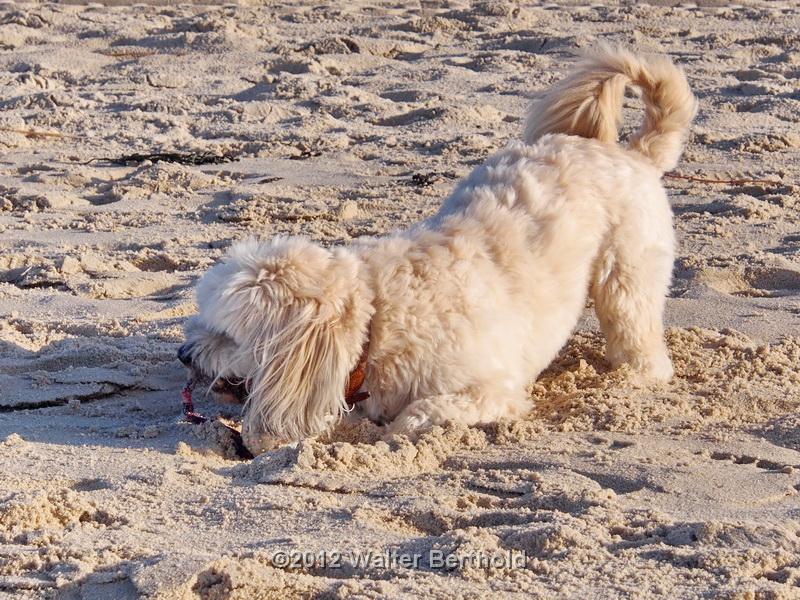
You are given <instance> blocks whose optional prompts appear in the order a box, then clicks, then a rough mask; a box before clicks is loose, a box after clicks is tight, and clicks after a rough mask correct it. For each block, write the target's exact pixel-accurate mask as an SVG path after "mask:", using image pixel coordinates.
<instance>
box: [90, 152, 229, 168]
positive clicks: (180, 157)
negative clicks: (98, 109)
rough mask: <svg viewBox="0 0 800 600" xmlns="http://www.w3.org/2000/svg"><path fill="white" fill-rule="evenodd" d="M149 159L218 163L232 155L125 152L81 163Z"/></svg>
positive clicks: (126, 162)
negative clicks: (120, 154) (112, 156)
mask: <svg viewBox="0 0 800 600" xmlns="http://www.w3.org/2000/svg"><path fill="white" fill-rule="evenodd" d="M147 160H149V161H150V162H172V163H179V164H182V165H216V164H219V163H225V162H231V161H232V160H233V156H231V155H229V154H212V153H210V152H202V153H194V152H188V153H181V152H156V153H154V154H126V155H125V156H119V157H117V158H110V157H106V156H102V157H97V158H90V159H89V160H87V161H86V162H83V163H80V164H82V165H89V164H91V163H93V162H107V163H111V164H113V165H121V166H122V165H128V164H131V163H141V162H145V161H147Z"/></svg>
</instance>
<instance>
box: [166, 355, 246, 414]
mask: <svg viewBox="0 0 800 600" xmlns="http://www.w3.org/2000/svg"><path fill="white" fill-rule="evenodd" d="M193 349H194V344H193V343H192V342H187V343H185V344H183V345H182V346H181V347H180V348H178V360H179V361H181V362H182V363H183V365H184V366H185V367H187V368H189V369H191V370H192V372H193V375H192V379H195V378H197V379H200V380H202V379H204V378H207V377H209V375H208V374H207V373H203V372H202V369H196V368H195V367H194V365H193V364H192V350H193ZM211 391H212V392H214V393H215V394H216V395H217V397H218V399H219V400H221V401H222V402H229V403H233V404H244V403H245V402H246V401H247V396H248V392H249V390H248V385H247V382H246V381H244V380H232V379H228V378H226V377H217V378H216V379H215V380H214V383H213V384H212V385H211Z"/></svg>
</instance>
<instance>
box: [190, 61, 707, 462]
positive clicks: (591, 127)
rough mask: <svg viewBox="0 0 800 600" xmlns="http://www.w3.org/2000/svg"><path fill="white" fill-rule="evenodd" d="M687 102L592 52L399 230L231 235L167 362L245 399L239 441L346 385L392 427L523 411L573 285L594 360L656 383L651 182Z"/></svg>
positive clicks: (288, 425) (656, 208)
mask: <svg viewBox="0 0 800 600" xmlns="http://www.w3.org/2000/svg"><path fill="white" fill-rule="evenodd" d="M628 85H632V86H635V87H638V88H640V89H641V92H642V98H643V100H644V105H645V120H644V123H643V125H642V127H641V128H640V129H639V131H638V132H637V133H636V134H634V135H633V136H632V138H631V139H630V140H629V142H628V144H627V147H625V148H623V147H621V146H620V145H618V144H617V131H618V122H619V118H620V113H621V107H622V100H623V96H624V93H625V88H626V86H628ZM694 113H695V100H694V97H693V96H692V93H691V91H690V89H689V86H688V84H687V82H686V79H685V77H684V75H683V73H682V72H681V70H679V69H678V68H677V67H675V66H674V65H673V64H672V63H671V62H669V60H667V59H666V58H663V57H660V58H659V57H656V58H643V57H638V56H635V55H633V54H631V53H629V52H627V51H625V50H621V49H611V48H601V49H599V50H597V51H596V52H594V53H593V54H592V55H590V56H589V57H587V58H586V59H585V60H584V61H583V62H582V63H580V64H579V65H578V67H577V68H576V70H575V71H574V72H573V73H572V74H571V75H570V76H569V77H568V78H567V79H565V80H563V81H562V82H561V83H559V84H558V85H556V86H555V87H553V88H552V89H551V90H549V91H548V92H547V93H546V94H545V95H544V96H543V97H542V98H541V99H540V100H539V101H538V102H535V103H534V105H533V106H532V108H531V110H530V113H529V115H528V119H527V123H526V127H525V136H524V141H525V143H520V142H517V143H512V144H511V145H509V146H508V147H507V148H505V149H504V150H502V151H500V152H498V153H497V154H496V155H494V156H493V157H492V158H490V159H489V160H488V161H487V162H486V164H484V165H483V166H481V167H478V168H477V169H475V170H474V171H473V172H472V174H471V175H470V176H469V177H468V178H467V179H466V180H465V181H462V182H461V183H460V184H458V185H457V187H456V188H455V190H454V191H453V193H452V194H451V196H450V197H449V198H448V199H447V200H446V201H445V202H444V204H443V205H442V207H441V209H440V211H439V212H438V213H437V214H436V215H434V216H433V217H431V218H430V219H428V220H426V221H423V222H421V223H419V224H418V225H416V226H415V227H413V228H411V229H410V230H408V231H405V232H400V233H396V234H393V235H390V236H388V237H381V238H369V239H360V240H358V241H357V242H356V243H354V244H352V245H350V246H349V247H335V248H324V247H321V246H319V245H317V244H315V243H313V242H311V241H309V240H308V239H305V238H302V237H277V238H275V239H272V240H270V241H256V240H250V241H245V242H241V243H238V244H236V245H234V246H233V247H232V248H231V250H230V252H229V253H228V256H227V257H226V259H225V260H224V261H223V262H222V263H221V264H218V265H217V266H215V267H213V268H212V269H211V270H210V271H209V272H208V273H207V274H206V275H205V276H204V277H203V278H202V280H201V281H200V283H199V285H198V288H197V298H198V304H199V314H198V315H197V316H196V317H193V318H192V319H191V320H190V321H189V323H188V325H187V330H186V334H187V342H186V343H185V344H184V345H183V346H182V347H181V349H180V351H179V356H180V358H181V360H182V361H183V362H184V363H185V364H187V365H189V366H190V367H191V369H193V370H195V371H197V372H200V373H203V374H205V375H207V376H210V377H211V378H213V379H214V380H215V381H217V382H218V384H220V385H218V389H220V390H222V391H227V392H230V393H235V395H238V396H241V397H242V399H243V400H244V401H245V405H244V418H243V424H242V425H243V429H242V434H243V439H244V442H245V444H246V445H247V446H248V448H249V449H250V450H252V451H253V452H261V451H264V450H265V449H269V448H271V447H274V446H275V445H277V444H280V443H284V442H287V441H292V440H297V439H300V438H303V437H305V436H311V435H316V434H319V433H322V432H324V431H326V430H328V429H329V428H331V427H332V426H333V425H335V424H336V422H337V421H338V420H339V419H340V418H341V417H342V415H343V414H345V413H347V412H349V410H350V408H351V405H352V400H353V397H354V394H353V392H354V391H355V389H354V388H358V387H362V389H365V390H366V391H368V393H369V398H368V399H366V400H364V401H363V402H362V403H360V405H359V406H360V410H361V409H363V412H364V413H365V414H366V415H367V416H368V417H370V418H371V419H373V420H376V421H379V422H383V423H388V425H387V432H388V433H389V434H393V433H398V434H413V433H415V432H418V431H420V430H423V429H425V428H428V427H430V426H432V425H435V424H441V423H443V422H445V421H455V422H459V423H463V424H467V425H469V424H475V423H485V422H491V421H494V420H497V419H500V418H514V417H519V416H521V415H524V414H525V413H526V412H527V411H528V410H529V409H530V400H529V399H528V397H527V394H526V391H525V388H526V385H527V384H528V383H529V382H531V381H532V380H534V379H535V378H536V377H537V376H538V374H539V373H540V372H541V371H542V370H543V369H544V368H545V367H546V366H547V365H548V364H549V363H550V362H551V361H552V359H553V358H554V357H555V356H556V354H557V352H558V351H559V349H560V348H561V347H562V346H563V345H564V343H565V342H566V340H567V338H568V336H569V335H570V333H571V332H572V330H573V328H574V327H575V325H576V323H577V321H578V319H579V317H580V315H581V313H582V311H583V310H584V307H585V303H586V299H587V296H591V297H592V299H593V300H594V306H595V310H596V312H597V315H598V317H599V320H600V324H601V327H602V330H603V332H604V334H605V336H606V340H607V346H608V359H609V361H610V363H611V364H612V365H613V366H616V365H620V364H621V363H629V364H630V365H631V367H632V369H633V370H634V372H635V373H636V374H637V377H639V378H641V379H642V380H644V381H650V382H664V381H667V380H669V379H670V377H671V376H672V373H673V371H672V364H671V362H670V358H669V355H668V353H667V348H666V346H665V343H664V336H663V324H662V315H663V308H664V298H665V294H666V292H667V288H668V285H669V282H670V277H671V272H672V262H673V252H674V236H673V230H672V213H671V210H670V206H669V203H668V201H667V196H666V193H665V192H664V189H663V187H662V185H661V181H660V178H661V175H662V173H663V172H664V171H666V170H669V169H672V168H673V167H674V166H675V165H676V163H677V161H678V158H679V156H680V153H681V150H682V146H683V141H684V137H685V135H686V131H687V128H688V126H689V123H690V122H691V120H692V118H693V116H694ZM362 380H363V385H362ZM354 382H355V383H354ZM348 388H350V389H349V390H348V391H346V389H348ZM365 395H366V394H365ZM348 400H349V401H350V402H348Z"/></svg>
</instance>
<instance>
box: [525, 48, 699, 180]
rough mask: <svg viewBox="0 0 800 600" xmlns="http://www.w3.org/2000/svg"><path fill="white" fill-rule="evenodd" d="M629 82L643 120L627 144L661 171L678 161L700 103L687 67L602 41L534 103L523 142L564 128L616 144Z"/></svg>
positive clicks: (530, 142) (576, 133)
mask: <svg viewBox="0 0 800 600" xmlns="http://www.w3.org/2000/svg"><path fill="white" fill-rule="evenodd" d="M628 85H632V86H636V87H638V88H640V89H641V90H642V97H643V100H644V104H645V120H644V123H643V124H642V126H641V128H640V129H639V131H638V132H637V133H636V134H635V135H634V136H633V137H632V138H631V140H630V141H629V143H628V147H629V148H630V149H632V150H636V151H638V152H640V153H642V154H644V155H645V156H646V157H648V158H649V159H650V160H651V161H652V162H653V164H654V165H656V167H658V168H659V169H661V171H662V172H663V171H669V170H670V169H673V168H675V166H676V165H677V164H678V159H679V158H680V155H681V150H682V149H683V142H684V138H685V136H686V132H687V130H688V127H689V123H691V121H692V119H693V118H694V115H695V111H696V102H695V99H694V96H693V95H692V92H691V90H690V89H689V84H688V83H687V81H686V77H685V76H684V74H683V71H682V70H681V69H680V68H678V67H677V66H675V65H674V64H673V63H672V62H671V61H670V60H669V59H668V58H666V57H664V56H656V57H647V58H643V57H639V56H636V55H634V54H633V53H631V52H629V51H627V50H624V49H621V48H611V47H609V46H601V47H599V48H598V49H596V50H595V51H594V52H593V53H592V54H590V55H589V56H587V57H586V58H585V60H583V61H582V62H581V63H580V64H579V65H578V67H577V69H576V70H575V71H574V72H573V73H572V74H570V75H569V76H568V77H567V78H566V79H564V80H563V81H561V82H560V83H558V84H556V85H555V86H554V87H553V88H551V89H550V90H548V91H547V92H546V93H545V95H544V97H542V98H540V99H539V100H538V101H537V102H535V103H534V104H533V105H532V107H531V109H530V112H529V113H528V118H527V121H526V123H525V141H526V142H527V143H528V144H533V143H534V142H536V140H538V139H539V138H540V137H542V136H543V135H546V134H548V133H563V134H567V135H579V136H582V137H586V138H595V139H598V140H600V141H601V142H608V143H616V141H617V132H618V129H619V121H620V116H621V112H622V100H623V97H624V94H625V88H626V86H628Z"/></svg>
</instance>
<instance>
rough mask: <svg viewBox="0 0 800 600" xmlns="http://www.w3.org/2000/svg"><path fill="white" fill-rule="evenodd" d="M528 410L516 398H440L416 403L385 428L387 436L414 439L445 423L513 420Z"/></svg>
mask: <svg viewBox="0 0 800 600" xmlns="http://www.w3.org/2000/svg"><path fill="white" fill-rule="evenodd" d="M529 410H530V402H529V401H528V400H527V398H526V397H525V394H524V393H521V394H520V395H519V396H518V397H516V398H515V397H513V395H506V396H505V397H504V398H500V397H495V396H492V397H489V396H487V395H484V394H479V393H475V394H472V393H460V394H441V395H438V396H428V397H425V398H421V399H419V400H415V401H414V402H412V403H411V404H409V405H408V406H406V407H405V408H404V409H403V410H402V412H400V414H399V415H397V417H395V419H394V420H393V421H392V422H391V423H389V425H387V427H386V435H387V437H390V436H392V435H406V436H408V437H411V438H414V437H416V436H417V435H419V434H420V433H422V432H424V431H426V430H428V429H430V428H431V427H433V426H435V425H444V424H445V423H447V422H452V423H458V424H460V425H475V424H477V423H491V422H493V421H497V420H499V419H501V418H516V417H520V416H522V415H524V414H525V413H527V412H528V411H529Z"/></svg>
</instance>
